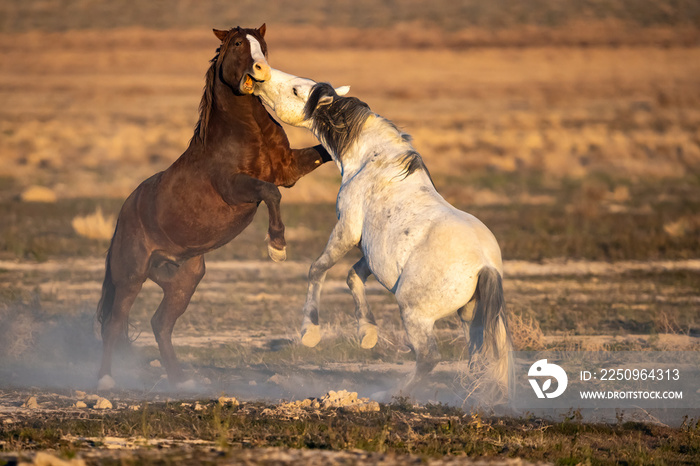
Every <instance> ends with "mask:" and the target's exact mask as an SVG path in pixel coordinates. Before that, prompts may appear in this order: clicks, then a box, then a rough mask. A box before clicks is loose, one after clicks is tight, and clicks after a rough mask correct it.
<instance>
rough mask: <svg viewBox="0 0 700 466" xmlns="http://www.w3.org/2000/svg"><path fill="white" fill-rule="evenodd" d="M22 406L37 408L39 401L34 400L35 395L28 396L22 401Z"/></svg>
mask: <svg viewBox="0 0 700 466" xmlns="http://www.w3.org/2000/svg"><path fill="white" fill-rule="evenodd" d="M22 407H23V408H29V409H37V408H38V407H39V403H37V401H36V397H35V396H30V397H29V398H27V400H26V401H25V402H24V404H23V405H22Z"/></svg>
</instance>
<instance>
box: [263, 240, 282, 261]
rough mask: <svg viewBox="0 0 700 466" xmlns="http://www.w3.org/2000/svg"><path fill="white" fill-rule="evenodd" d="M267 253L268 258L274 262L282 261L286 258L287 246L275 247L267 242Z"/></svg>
mask: <svg viewBox="0 0 700 466" xmlns="http://www.w3.org/2000/svg"><path fill="white" fill-rule="evenodd" d="M267 253H268V254H269V255H270V259H272V260H273V261H275V262H284V261H285V260H286V259H287V248H286V247H284V248H282V249H275V248H273V247H272V245H271V244H270V243H267Z"/></svg>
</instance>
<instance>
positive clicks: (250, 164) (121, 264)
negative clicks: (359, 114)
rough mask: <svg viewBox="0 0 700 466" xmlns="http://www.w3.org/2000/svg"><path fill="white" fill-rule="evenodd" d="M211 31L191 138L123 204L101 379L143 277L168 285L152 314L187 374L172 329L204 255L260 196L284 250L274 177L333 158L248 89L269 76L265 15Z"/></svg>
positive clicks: (108, 279) (241, 224) (243, 221)
mask: <svg viewBox="0 0 700 466" xmlns="http://www.w3.org/2000/svg"><path fill="white" fill-rule="evenodd" d="M214 34H215V35H216V37H218V38H219V39H220V40H221V45H220V47H219V48H218V50H217V53H216V56H215V57H214V58H213V59H212V60H211V66H210V67H209V70H208V71H207V74H206V85H205V88H204V95H203V97H202V100H201V103H200V106H199V122H198V123H197V126H196V128H195V132H194V136H193V137H192V140H191V141H190V144H189V147H188V148H187V150H186V151H185V152H184V153H183V154H182V155H181V156H180V158H179V159H177V160H176V161H175V162H174V163H173V164H172V165H171V166H170V167H169V168H168V169H167V170H165V171H163V172H160V173H157V174H155V175H153V176H152V177H150V178H148V179H147V180H146V181H144V182H143V183H141V185H140V186H139V187H138V188H136V190H135V191H134V192H133V193H132V194H131V195H130V196H129V197H128V198H127V200H126V201H125V202H124V205H123V206H122V209H121V212H120V213H119V218H118V221H117V227H116V229H115V232H114V236H113V238H112V243H111V245H110V248H109V251H108V253H107V259H106V271H105V278H104V283H103V285H102V297H101V299H100V302H99V304H98V309H97V318H98V321H99V322H100V323H101V324H102V340H103V355H102V366H101V368H100V373H99V376H100V381H99V385H98V387H99V388H100V389H110V388H112V387H113V386H114V380H113V379H112V377H111V375H110V374H111V367H112V353H113V351H114V348H115V345H116V344H117V343H118V342H120V341H122V342H125V341H126V342H128V341H129V335H128V315H129V311H130V309H131V306H132V304H133V303H134V300H135V299H136V295H137V294H138V293H139V291H140V290H141V287H142V285H143V283H144V282H145V281H146V279H147V278H150V279H151V280H153V281H154V282H155V283H157V284H158V285H159V286H160V287H161V288H162V289H163V301H162V302H161V303H160V306H158V309H157V310H156V312H155V314H154V315H153V318H152V319H151V326H152V328H153V332H154V334H155V337H156V341H157V342H158V348H159V350H160V354H161V359H162V362H163V365H164V366H165V369H166V371H167V373H168V379H169V381H170V382H171V383H172V384H174V385H176V386H177V385H178V384H182V383H183V382H184V374H183V371H182V369H181V368H180V365H179V363H178V361H177V357H176V356H175V350H174V349H173V345H172V341H171V335H172V332H173V327H174V325H175V321H176V320H177V318H178V317H180V316H181V315H182V314H183V313H184V312H185V309H187V305H188V304H189V302H190V298H191V297H192V294H193V293H194V291H195V289H196V288H197V285H198V284H199V282H200V280H201V279H202V277H203V276H204V270H205V269H204V257H203V255H204V254H205V253H206V252H208V251H211V250H213V249H216V248H218V247H221V246H223V245H224V244H226V243H228V242H229V241H231V240H232V239H233V238H235V237H236V236H237V235H238V234H240V233H241V231H243V229H244V228H245V227H246V226H248V225H249V224H250V222H251V221H252V220H253V217H254V215H255V212H256V210H257V208H258V205H259V204H260V202H261V201H262V202H265V204H266V205H267V209H268V212H269V229H268V233H269V243H268V252H269V254H270V257H271V258H272V259H273V260H275V261H279V260H284V259H285V257H286V253H285V240H284V225H283V224H282V219H281V218H280V199H281V194H280V191H279V188H278V186H285V187H291V186H292V185H294V183H295V182H296V181H297V180H298V179H299V178H301V177H302V176H304V175H305V174H307V173H309V172H311V171H312V170H314V169H315V168H316V167H318V166H320V165H321V164H322V163H323V162H326V161H328V160H330V156H329V154H328V152H326V151H325V149H323V148H322V147H321V146H316V147H309V148H306V149H291V148H290V147H289V141H288V139H287V136H286V134H285V133H284V130H283V129H282V127H281V126H280V125H279V124H278V123H277V122H276V121H275V120H274V119H273V118H272V117H271V116H270V114H269V113H268V112H267V110H265V108H264V107H263V105H262V103H261V101H260V99H259V98H258V97H255V96H253V95H252V92H253V82H254V81H257V82H260V81H264V80H266V79H269V77H270V67H269V65H268V64H267V60H266V56H267V44H266V43H265V40H264V38H263V37H264V35H265V25H264V24H263V25H262V26H261V27H260V28H259V29H242V28H239V27H238V28H235V29H231V30H229V31H219V30H216V29H215V30H214Z"/></svg>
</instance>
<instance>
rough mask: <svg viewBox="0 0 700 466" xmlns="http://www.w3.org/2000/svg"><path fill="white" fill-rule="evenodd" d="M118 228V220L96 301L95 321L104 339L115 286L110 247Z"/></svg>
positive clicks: (110, 315)
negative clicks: (99, 295)
mask: <svg viewBox="0 0 700 466" xmlns="http://www.w3.org/2000/svg"><path fill="white" fill-rule="evenodd" d="M118 229H119V222H117V227H116V228H115V229H114V236H112V241H111V242H110V244H109V249H108V250H107V258H106V259H105V278H104V281H103V282H102V296H101V297H100V302H99V303H97V322H99V323H100V325H101V328H100V333H101V335H102V338H103V339H104V336H105V332H107V328H108V327H109V322H110V321H111V320H112V308H113V307H114V297H115V294H116V287H115V285H114V281H113V280H112V249H113V248H114V241H115V238H116V237H117V231H118ZM124 330H125V334H124V337H125V338H124V339H125V340H126V341H129V335H128V327H127V328H126V329H124Z"/></svg>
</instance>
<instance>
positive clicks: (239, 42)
mask: <svg viewBox="0 0 700 466" xmlns="http://www.w3.org/2000/svg"><path fill="white" fill-rule="evenodd" d="M242 43H243V42H242V41H240V40H237V41H236V43H235V44H234V45H235V46H236V47H240V46H241V44H242Z"/></svg>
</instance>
